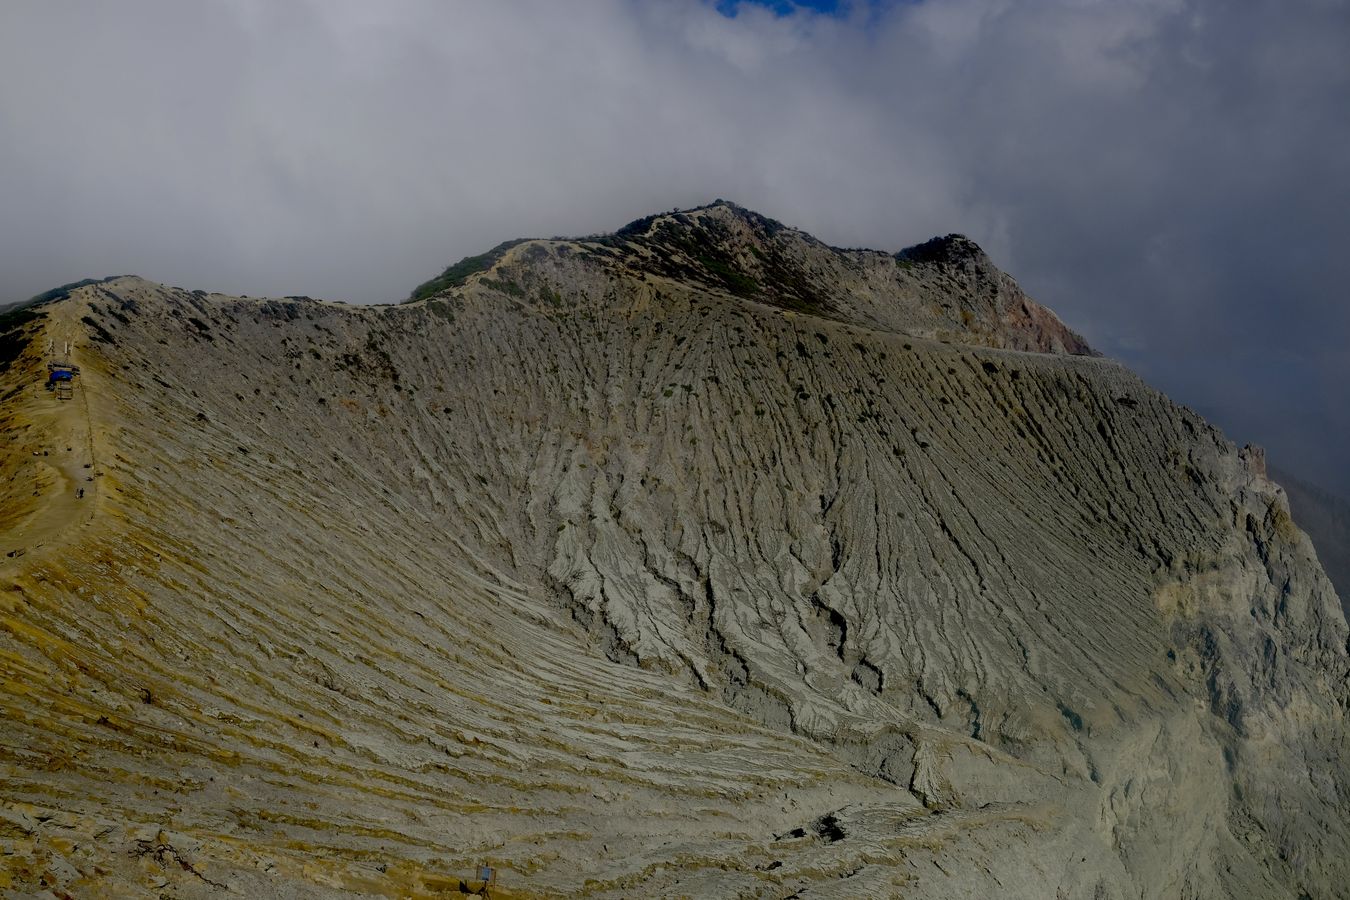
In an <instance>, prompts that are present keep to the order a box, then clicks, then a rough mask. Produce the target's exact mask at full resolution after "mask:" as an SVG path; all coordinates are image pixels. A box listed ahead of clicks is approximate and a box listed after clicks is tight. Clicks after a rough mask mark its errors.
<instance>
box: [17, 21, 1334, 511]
mask: <svg viewBox="0 0 1350 900" xmlns="http://www.w3.org/2000/svg"><path fill="white" fill-rule="evenodd" d="M779 5H780V6H782V5H781V4H779ZM784 8H786V7H784ZM727 10H728V6H727V4H726V3H721V4H714V3H711V2H708V3H698V2H685V3H671V2H661V0H651V2H643V0H588V2H580V3H557V2H519V3H503V2H486V0H484V2H470V0H465V2H457V3H450V2H440V0H396V2H382V3H379V4H372V3H367V2H358V0H350V2H341V0H337V2H329V0H322V2H321V0H309V2H302V0H296V2H289V3H277V2H264V0H235V2H228V3H226V2H215V3H200V4H184V3H181V2H175V0H129V2H119V3H116V4H107V3H95V2H83V3H81V2H62V3H50V2H43V0H10V2H7V3H5V4H3V5H2V6H0V76H2V77H0V146H3V148H4V157H3V159H4V164H3V166H0V198H3V202H2V204H0V300H10V299H19V298H22V297H24V296H28V295H30V294H33V293H36V292H38V291H40V290H43V289H45V288H48V287H51V286H53V285H55V284H58V283H61V282H64V281H69V280H72V279H74V278H78V277H82V276H86V275H103V274H112V273H122V272H134V273H137V274H141V275H144V276H146V277H149V278H152V279H155V280H160V281H166V282H169V283H174V284H181V285H184V286H187V287H193V288H196V287H201V288H205V289H208V290H220V291H228V292H236V293H247V294H294V293H301V294H310V295H313V296H322V297H328V298H333V299H345V300H351V301H357V302H379V301H389V300H397V299H401V298H402V297H403V296H406V294H407V292H408V291H409V290H410V289H411V287H412V286H413V285H414V284H416V283H418V282H419V281H421V280H423V279H425V278H426V277H429V276H430V275H431V274H433V273H434V272H435V271H437V270H438V269H439V268H441V267H443V266H444V265H445V264H447V263H448V262H451V261H453V260H455V259H457V258H459V257H461V256H464V255H467V254H470V253H474V252H478V251H481V250H483V249H485V248H487V247H490V246H492V245H493V244H495V243H497V242H499V241H501V240H504V239H507V238H512V237H519V236H549V235H554V234H576V233H587V232H594V231H604V230H612V229H614V228H616V227H618V226H619V225H621V224H623V223H624V222H625V221H627V220H629V219H632V218H635V217H637V216H640V215H643V214H646V213H650V212H654V211H658V210H663V209H669V208H671V207H675V206H692V205H696V204H700V203H704V202H707V201H709V200H711V199H712V198H714V197H719V196H720V197H726V198H729V199H734V200H736V201H737V202H739V203H741V204H743V205H746V206H749V207H752V208H754V209H757V210H759V211H761V212H764V213H766V214H768V215H771V216H774V217H775V218H779V219H782V220H783V221H785V222H788V223H789V224H793V225H796V226H799V227H801V228H804V229H806V230H808V231H811V232H812V233H814V234H816V235H817V236H819V237H820V238H822V239H823V240H826V241H829V242H831V243H834V244H837V245H843V246H871V247H877V248H882V249H898V248H899V247H901V246H904V245H907V244H911V243H914V242H917V241H920V240H923V239H925V238H927V237H929V236H931V235H933V234H938V233H946V232H949V231H960V232H964V233H966V234H968V235H970V236H971V237H972V238H974V239H975V240H977V241H979V242H980V243H981V244H982V245H984V246H985V248H986V249H987V250H988V251H989V252H990V253H991V255H993V256H994V258H995V260H996V261H997V262H998V263H999V264H1000V265H1001V266H1002V267H1003V268H1005V269H1007V270H1009V271H1010V272H1012V273H1013V274H1014V275H1015V276H1016V277H1018V278H1019V280H1020V281H1022V283H1023V284H1024V286H1025V287H1026V288H1027V289H1028V291H1029V292H1030V293H1032V294H1033V295H1034V296H1036V297H1038V299H1041V300H1043V301H1044V302H1046V303H1048V304H1049V305H1050V306H1052V307H1053V308H1055V309H1056V310H1057V311H1058V312H1059V313H1060V314H1061V315H1062V316H1063V317H1064V318H1065V319H1067V320H1068V321H1069V322H1070V323H1071V324H1072V325H1074V326H1075V327H1077V328H1079V329H1080V330H1082V331H1084V332H1085V333H1086V334H1087V335H1088V337H1089V338H1090V339H1091V340H1092V341H1093V342H1094V343H1095V344H1097V345H1098V346H1099V347H1101V348H1102V349H1103V350H1105V351H1106V352H1107V353H1108V354H1110V355H1113V356H1117V357H1119V358H1121V359H1123V360H1125V361H1126V362H1128V363H1129V364H1131V365H1132V366H1134V367H1135V368H1136V369H1138V370H1139V371H1140V372H1142V373H1143V374H1144V375H1145V377H1147V378H1148V379H1149V380H1150V381H1151V382H1152V383H1154V384H1155V385H1157V386H1159V387H1160V388H1162V389H1164V390H1166V391H1167V392H1168V393H1170V394H1171V395H1172V396H1173V397H1174V398H1175V399H1177V400H1179V401H1181V402H1184V403H1187V404H1188V405H1191V406H1193V407H1195V408H1196V409H1198V410H1199V411H1200V412H1202V413H1204V414H1206V415H1207V416H1209V417H1211V418H1213V419H1214V420H1215V421H1217V422H1218V423H1219V424H1220V425H1221V426H1223V427H1224V428H1225V430H1226V431H1228V433H1229V434H1230V436H1232V437H1233V438H1235V439H1237V440H1240V441H1244V440H1254V441H1258V442H1260V443H1263V444H1265V445H1267V446H1268V448H1269V449H1270V452H1271V454H1272V456H1273V457H1274V458H1275V459H1277V460H1278V461H1280V462H1282V463H1284V464H1285V467H1286V468H1288V469H1291V470H1293V471H1295V472H1298V473H1302V474H1305V475H1306V476H1307V477H1310V478H1312V479H1313V480H1316V481H1320V482H1321V483H1323V484H1325V485H1327V486H1329V487H1332V488H1334V489H1337V490H1339V491H1341V492H1342V493H1350V466H1347V465H1346V463H1345V460H1346V458H1347V449H1350V404H1348V403H1347V402H1346V399H1347V391H1346V387H1345V386H1346V384H1347V383H1350V350H1348V349H1347V342H1348V339H1350V302H1348V301H1350V296H1347V295H1348V293H1350V254H1348V253H1347V252H1346V250H1345V247H1346V245H1347V242H1348V241H1350V164H1348V163H1347V159H1350V115H1347V113H1346V111H1347V110H1350V3H1347V2H1344V0H1284V2H1279V3H1276V2H1272V0H1250V2H1244V3H1241V4H1229V3H1220V2H1217V0H1017V2H1014V0H924V2H918V3H898V2H897V3H855V4H853V5H852V6H849V5H847V4H842V5H841V6H840V8H839V9H838V10H837V11H836V13H835V14H834V15H817V14H814V13H812V12H811V11H809V10H805V9H801V10H798V11H796V12H791V13H789V14H786V15H783V14H778V13H775V12H774V11H772V10H770V9H766V8H763V7H760V6H756V5H752V4H746V3H742V4H741V5H740V6H739V7H736V8H735V15H734V17H733V16H729V15H725V14H724V12H726V11H727Z"/></svg>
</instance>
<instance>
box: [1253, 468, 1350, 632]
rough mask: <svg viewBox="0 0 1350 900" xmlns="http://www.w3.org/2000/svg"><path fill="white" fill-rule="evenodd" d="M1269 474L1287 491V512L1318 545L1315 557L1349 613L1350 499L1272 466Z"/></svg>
mask: <svg viewBox="0 0 1350 900" xmlns="http://www.w3.org/2000/svg"><path fill="white" fill-rule="evenodd" d="M1271 477H1273V478H1275V479H1276V480H1277V481H1278V482H1279V483H1280V487H1282V488H1284V489H1285V490H1286V491H1287V492H1288V494H1289V506H1290V511H1291V512H1292V513H1293V516H1294V519H1295V521H1297V522H1298V524H1299V527H1300V528H1303V529H1304V530H1305V531H1307V533H1308V537H1309V538H1311V539H1312V542H1313V544H1314V545H1315V546H1316V547H1317V558H1318V560H1319V561H1320V562H1321V563H1322V566H1323V567H1324V568H1325V569H1326V572H1327V577H1328V578H1330V579H1331V583H1332V584H1333V585H1335V586H1336V593H1337V594H1339V595H1340V598H1341V606H1342V607H1343V608H1346V609H1347V611H1348V612H1350V500H1346V499H1345V498H1344V497H1338V496H1336V495H1335V494H1333V493H1331V492H1330V491H1326V490H1323V489H1322V488H1319V487H1318V486H1317V485H1315V484H1309V483H1308V482H1306V481H1301V480H1300V479H1298V478H1295V477H1294V476H1293V475H1290V474H1288V473H1286V472H1282V471H1279V470H1276V469H1274V468H1273V467H1272V469H1271Z"/></svg>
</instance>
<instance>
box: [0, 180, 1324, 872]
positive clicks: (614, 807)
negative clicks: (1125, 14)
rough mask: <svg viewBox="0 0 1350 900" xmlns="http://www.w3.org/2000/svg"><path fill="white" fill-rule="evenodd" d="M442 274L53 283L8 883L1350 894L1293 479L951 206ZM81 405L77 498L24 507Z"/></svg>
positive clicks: (4, 635) (30, 426) (606, 247)
mask: <svg viewBox="0 0 1350 900" xmlns="http://www.w3.org/2000/svg"><path fill="white" fill-rule="evenodd" d="M466 269H467V270H471V271H467V272H466ZM423 295H424V297H425V299H422V300H419V301H418V302H414V303H410V304H407V305H404V306H400V307H392V308H379V309H357V308H347V307H341V306H337V305H333V304H324V303H319V302H315V301H308V300H247V299H241V298H228V297H222V296H218V295H206V294H202V293H200V292H194V293H188V292H185V291H181V290H178V289H174V288H167V287H163V286H159V285H153V284H150V283H148V282H144V281H140V280H138V279H119V280H114V281H111V282H108V283H104V284H97V285H89V286H85V287H82V288H78V289H76V290H74V291H72V292H71V296H70V297H69V298H68V299H67V300H63V301H61V302H59V303H55V304H52V305H51V306H49V307H48V310H49V314H48V316H47V317H46V318H45V319H43V320H42V322H41V324H40V327H41V329H43V331H42V334H47V335H60V334H66V333H69V334H73V335H74V340H75V343H76V347H77V352H78V357H79V362H80V364H81V365H82V370H83V374H82V375H81V378H82V379H83V381H82V382H81V384H80V387H79V388H78V389H77V391H78V397H77V403H83V404H84V407H83V411H81V409H80V408H79V407H78V406H70V407H62V412H60V415H59V416H56V418H51V416H50V415H49V414H48V411H49V410H50V408H51V404H53V403H55V402H56V401H54V400H52V399H50V397H48V396H46V395H44V394H43V393H42V392H40V391H38V390H34V389H30V388H23V387H22V385H23V384H24V382H23V381H22V379H23V378H26V377H30V376H31V375H32V373H33V372H34V371H36V370H37V369H38V368H39V367H40V363H41V354H40V351H39V350H38V349H37V348H38V347H39V345H40V339H39V338H40V335H39V337H38V338H35V340H34V342H33V344H32V345H31V346H30V352H29V354H28V355H27V356H26V357H25V362H24V364H23V365H16V366H14V367H12V369H11V371H10V372H9V373H8V374H7V375H6V376H5V377H6V378H7V379H9V380H10V381H13V382H14V385H15V386H20V387H21V388H22V390H21V392H20V393H19V394H17V395H16V399H12V400H7V401H6V410H5V416H6V417H7V418H6V424H5V427H7V428H8V429H10V432H11V433H12V434H13V435H14V436H15V440H14V441H13V443H12V451H7V452H9V454H10V455H9V456H8V457H7V458H6V465H7V466H8V467H9V468H8V469H7V471H8V472H12V473H13V477H12V478H11V483H12V484H17V483H19V482H18V481H17V480H16V479H20V478H28V479H30V480H31V482H32V484H33V485H35V486H36V489H37V490H38V494H39V496H38V497H37V498H36V499H33V498H31V497H30V496H29V495H31V493H32V492H31V490H26V489H25V490H18V489H13V488H11V490H10V493H9V494H7V495H5V497H4V498H3V499H2V500H0V503H3V504H5V505H4V507H3V511H5V512H6V515H7V516H9V518H7V519H5V520H4V521H7V522H13V523H14V524H12V525H11V526H10V527H9V530H7V531H6V532H5V539H6V541H7V542H8V544H12V545H15V546H18V545H21V544H24V545H25V548H24V549H25V551H26V552H25V553H24V554H23V555H20V556H16V557H13V558H3V560H4V569H3V571H0V577H2V578H3V581H0V586H3V587H4V590H5V593H4V597H5V598H7V599H6V600H5V601H4V602H5V604H6V605H5V607H4V609H3V623H4V628H3V629H0V673H3V675H4V677H5V678H6V679H7V684H8V685H10V686H11V689H10V690H9V691H7V692H6V693H5V696H4V699H3V701H0V702H3V710H4V716H5V717H4V719H3V721H0V729H3V734H0V737H3V738H4V739H3V740H0V744H2V745H3V746H5V747H7V748H18V749H10V750H6V751H5V759H4V762H5V765H6V770H5V775H6V785H7V787H6V794H5V798H4V799H5V806H4V809H5V817H6V819H5V820H6V822H7V831H6V832H5V834H6V835H7V840H8V842H9V843H8V845H7V847H8V848H9V849H7V853H8V855H7V856H5V857H2V858H3V859H4V860H6V863H5V866H6V867H7V868H8V870H9V871H10V872H11V873H12V874H11V875H10V876H9V877H10V882H9V886H11V887H13V888H14V889H16V890H19V891H21V892H23V891H30V892H36V891H38V890H39V889H41V885H40V879H41V878H43V877H47V876H46V875H44V874H43V873H47V874H49V875H51V877H52V878H53V879H55V880H56V881H57V882H60V884H61V886H62V887H63V889H66V890H72V891H75V892H76V893H78V892H79V889H80V888H83V889H84V890H85V891H86V892H88V891H91V890H93V891H107V890H113V889H125V890H131V891H133V892H134V891H135V890H140V889H145V888H146V887H147V886H149V887H156V886H157V882H156V880H157V879H158V880H159V881H162V882H164V883H166V884H167V883H171V884H172V886H173V888H174V889H175V890H178V891H179V892H181V893H183V894H185V895H190V894H193V893H198V894H203V895H204V894H206V893H209V892H211V891H212V890H215V889H216V888H214V887H213V885H225V886H227V887H228V889H230V890H232V891H235V892H238V893H245V894H250V895H257V896H262V895H285V896H296V895H307V894H308V895H315V896H320V895H322V896H327V895H332V894H335V893H343V892H346V893H351V894H363V893H368V894H377V895H389V894H414V895H415V894H419V893H420V894H423V895H428V896H430V895H434V894H435V893H436V892H437V891H440V890H455V889H457V887H458V883H459V880H460V879H465V880H466V881H467V879H468V878H469V876H470V873H471V870H472V866H473V865H475V864H476V863H478V862H488V863H490V864H493V865H496V866H498V867H499V869H500V875H499V878H500V887H499V891H498V893H502V894H506V895H511V892H518V893H520V894H523V895H548V894H565V895H575V894H577V893H585V894H588V895H597V896H604V895H612V896H634V895H646V896H662V895H690V896H723V895H750V896H789V895H796V894H800V895H803V896H816V895H818V896H885V895H896V894H900V895H903V896H907V897H951V896H1011V897H1046V896H1060V897H1094V898H1116V897H1118V898H1135V897H1147V898H1172V897H1197V898H1209V897H1239V896H1240V897H1299V896H1301V895H1304V896H1311V897H1330V896H1339V895H1344V893H1345V889H1344V887H1343V886H1344V885H1345V884H1347V880H1346V879H1347V876H1350V872H1347V869H1348V868H1350V854H1347V852H1346V851H1347V850H1350V834H1347V829H1346V825H1345V810H1346V808H1347V800H1350V798H1348V797H1347V777H1346V776H1347V772H1346V767H1345V764H1344V762H1343V759H1344V756H1343V753H1344V749H1345V744H1346V727H1345V715H1346V704H1347V700H1348V699H1350V698H1348V697H1347V682H1346V677H1347V652H1346V651H1347V647H1346V644H1347V628H1346V622H1345V618H1344V616H1343V614H1342V613H1341V610H1340V607H1339V603H1338V600H1337V598H1336V594H1335V592H1334V591H1333V589H1332V587H1331V586H1330V584H1329V582H1328V581H1327V579H1326V577H1325V575H1324V574H1323V572H1322V570H1321V568H1320V566H1319V565H1318V564H1317V562H1316V559H1315V556H1314V554H1313V551H1312V548H1311V545H1310V544H1309V542H1308V540H1307V538H1306V537H1305V536H1304V535H1303V534H1302V533H1301V532H1300V531H1299V530H1298V529H1297V528H1296V527H1295V525H1294V523H1293V521H1292V519H1291V518H1290V515H1289V510H1288V507H1287V505H1286V504H1285V500H1284V495H1283V493H1282V492H1281V491H1280V490H1279V489H1278V488H1276V487H1275V485H1273V484H1272V483H1271V482H1270V481H1269V480H1268V479H1267V478H1266V477H1265V474H1264V471H1263V470H1262V467H1261V466H1260V465H1258V464H1257V463H1256V461H1255V460H1254V459H1253V458H1252V457H1251V455H1250V454H1248V453H1246V452H1244V451H1239V450H1238V449H1237V448H1235V447H1234V446H1232V445H1231V444H1230V443H1228V442H1227V441H1226V440H1225V439H1224V438H1223V437H1222V436H1221V435H1220V434H1219V433H1218V432H1217V431H1216V430H1215V429H1214V428H1212V427H1211V426H1209V425H1208V424H1206V423H1205V422H1203V421H1202V420H1200V419H1199V418H1198V417H1197V416H1195V415H1194V414H1193V413H1191V412H1190V411H1189V410H1186V409H1184V408H1180V407H1177V406H1176V405H1174V404H1172V403H1171V402H1170V401H1169V400H1167V398H1165V397H1163V396H1161V395H1160V394H1158V393H1157V392H1155V391H1153V390H1151V389H1149V388H1148V387H1147V386H1146V385H1144V384H1143V383H1141V382H1140V381H1139V380H1138V379H1137V378H1136V377H1135V376H1134V375H1132V374H1131V373H1129V372H1128V371H1126V370H1124V369H1123V368H1121V367H1120V366H1119V365H1117V364H1115V363H1113V362H1110V361H1107V360H1103V359H1100V358H1096V357H1093V356H1090V355H1073V354H1088V353H1090V349H1089V348H1088V347H1087V346H1086V344H1084V343H1083V342H1082V340H1081V338H1078V337H1077V336H1076V335H1074V334H1073V333H1072V332H1071V331H1069V329H1067V328H1065V327H1064V326H1063V325H1062V323H1060V322H1059V320H1058V319H1056V318H1055V317H1054V316H1053V314H1051V313H1049V312H1048V311H1047V310H1044V309H1043V308H1042V307H1039V306H1037V305H1035V304H1034V303H1033V302H1032V301H1030V300H1029V299H1027V298H1026V297H1025V295H1023V294H1022V293H1021V291H1020V290H1019V289H1018V288H1017V287H1016V285H1015V283H1014V282H1013V281H1012V280H1011V279H1010V278H1008V277H1007V276H1006V275H1003V274H1002V273H999V272H998V271H997V270H996V269H995V268H994V267H993V266H992V264H991V263H989V261H988V259H987V257H985V256H984V254H983V253H982V252H980V251H979V250H978V248H976V247H974V245H973V244H970V243H969V242H968V241H965V240H964V239H962V238H958V237H951V238H946V239H939V240H937V241H934V242H930V243H929V244H925V245H921V246H920V247H918V248H911V250H909V251H905V252H903V253H901V254H898V255H894V256H892V255H887V254H880V253H873V252H870V251H835V250H831V249H830V248H827V247H824V246H823V245H821V244H819V242H816V241H814V240H813V239H811V238H810V237H809V236H806V235H802V234H800V233H799V232H795V231H792V230H791V229H787V228H785V227H783V226H781V225H778V223H773V222H771V221H769V220H765V219H762V218H761V217H758V216H755V215H754V214H752V213H748V212H747V211H744V210H740V209H739V208H736V207H733V206H730V205H727V204H715V205H714V206H711V207H707V208H705V209H703V210H696V211H692V212H689V213H685V214H679V215H671V216H659V217H652V218H650V219H647V220H641V221H639V222H637V223H634V224H633V225H632V226H629V228H627V229H625V230H624V231H622V232H620V233H619V234H618V235H615V236H610V237H606V238H603V239H594V240H583V241H530V242H523V243H519V244H516V245H514V246H510V247H505V248H501V249H500V250H499V251H498V252H495V253H494V254H492V255H490V257H488V258H485V259H483V260H482V261H481V262H479V263H476V264H474V265H472V266H466V267H463V268H461V269H460V270H458V271H457V272H454V273H448V274H447V277H446V278H444V279H443V280H442V281H441V282H440V283H438V285H436V286H435V288H434V289H432V290H428V291H424V292H423ZM1028 351H1038V352H1028ZM25 366H26V368H25ZM10 387H11V385H10V384H9V383H8V382H7V384H6V386H5V389H6V390H9V389H10ZM53 415H54V414H53ZM43 416H48V418H47V419H44V418H43ZM82 417H83V418H82ZM82 423H83V424H82ZM81 427H83V428H85V429H86V431H87V436H88V441H87V446H88V450H87V452H88V454H89V455H90V456H91V457H92V460H91V463H90V464H91V467H92V468H93V469H94V470H96V471H98V472H102V473H103V474H102V475H101V476H99V477H98V478H96V479H95V480H94V481H92V482H90V484H92V485H94V487H95V488H96V491H95V494H94V496H92V497H91V498H90V501H91V502H92V504H93V506H92V507H91V509H92V510H93V514H92V517H91V518H90V519H89V520H88V524H83V525H80V526H79V527H78V528H63V529H62V530H61V531H60V536H59V537H53V538H50V539H49V540H46V541H45V542H39V541H36V540H33V539H31V536H32V535H35V534H46V533H48V532H45V531H43V529H44V528H46V527H47V526H48V525H50V523H51V522H52V521H55V520H54V519H53V518H52V517H54V516H61V515H67V513H66V512H63V511H62V507H60V505H59V504H56V503H55V501H51V502H49V498H51V497H55V496H56V495H57V494H59V493H60V491H61V490H63V485H62V483H61V482H59V480H57V479H56V477H55V476H52V477H51V478H50V479H48V480H46V481H44V480H43V472H45V471H46V470H45V469H42V468H41V466H42V465H43V463H41V462H40V461H41V460H42V459H48V458H44V457H37V458H34V457H33V456H32V453H33V451H34V450H37V451H38V452H39V453H40V452H41V450H42V448H43V447H48V446H57V445H60V446H62V447H64V446H66V445H65V444H64V443H63V441H64V435H66V434H68V433H71V430H72V429H75V430H78V429H79V428H81ZM81 433H84V432H81ZM70 446H75V445H73V444H72V445H70ZM35 459H36V460H38V461H35ZM24 467H26V468H24ZM80 471H83V470H80ZM90 477H92V476H90ZM25 484H26V482H25ZM78 509H81V510H82V509H83V508H78ZM26 535H27V536H28V537H25V536H26ZM4 549H6V550H9V549H10V548H9V547H6V548H4ZM58 869H59V871H58ZM72 885H73V886H74V887H71V886H72ZM470 886H472V885H470Z"/></svg>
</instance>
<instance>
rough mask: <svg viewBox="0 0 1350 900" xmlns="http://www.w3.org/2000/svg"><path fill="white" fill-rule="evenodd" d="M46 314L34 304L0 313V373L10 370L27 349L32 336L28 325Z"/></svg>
mask: <svg viewBox="0 0 1350 900" xmlns="http://www.w3.org/2000/svg"><path fill="white" fill-rule="evenodd" d="M46 315H47V314H46V313H45V312H41V311H39V310H36V309H34V308H33V305H32V304H29V305H24V306H20V307H18V308H17V309H11V310H10V311H9V312H6V313H4V314H2V315H0V373H4V372H8V371H9V367H10V365H11V364H12V363H13V362H14V361H15V360H16V359H18V358H19V357H20V356H21V355H22V354H23V351H24V350H25V349H27V347H28V341H29V340H30V339H31V337H32V332H31V329H29V327H28V326H29V325H30V324H32V323H33V322H36V321H37V320H38V319H42V318H45V317H46Z"/></svg>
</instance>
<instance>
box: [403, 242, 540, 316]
mask: <svg viewBox="0 0 1350 900" xmlns="http://www.w3.org/2000/svg"><path fill="white" fill-rule="evenodd" d="M524 241H525V239H523V238H522V239H520V240H514V241H506V242H505V243H501V244H498V245H497V246H495V247H493V248H492V249H491V250H489V251H488V252H487V253H480V254H479V255H477V256H466V257H464V258H463V259H461V260H460V261H459V262H457V263H455V264H454V265H451V266H448V267H447V268H446V270H445V271H444V272H442V273H441V274H439V275H437V276H436V277H435V278H433V279H431V280H430V281H424V282H422V283H421V284H419V285H418V286H417V287H415V288H413V292H412V293H411V294H410V295H409V296H408V299H407V300H406V301H404V302H406V303H415V302H416V301H418V300H425V299H426V298H428V297H432V296H435V295H436V294H439V293H440V292H441V291H446V290H449V289H450V288H453V287H462V286H463V285H464V283H465V282H466V281H468V280H469V276H470V275H476V274H477V273H479V272H486V271H487V270H488V269H490V268H492V267H493V266H494V265H496V264H497V261H498V260H500V259H501V258H502V257H503V256H505V255H506V251H507V250H510V249H511V248H512V247H514V246H516V245H517V244H522V243H524Z"/></svg>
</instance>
